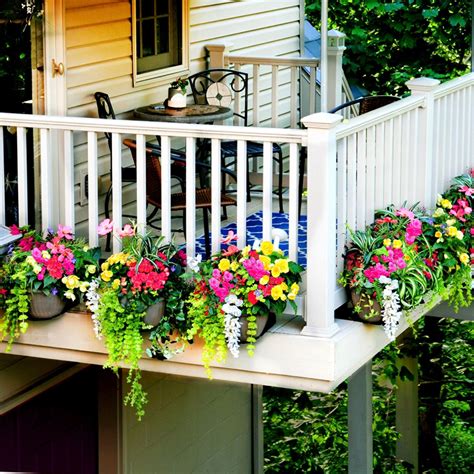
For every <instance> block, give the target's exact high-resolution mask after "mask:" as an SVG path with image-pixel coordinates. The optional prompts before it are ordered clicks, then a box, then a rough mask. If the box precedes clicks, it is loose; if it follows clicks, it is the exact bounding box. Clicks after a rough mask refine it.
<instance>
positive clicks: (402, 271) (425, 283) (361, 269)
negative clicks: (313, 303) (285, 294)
mask: <svg viewBox="0 0 474 474" xmlns="http://www.w3.org/2000/svg"><path fill="white" fill-rule="evenodd" d="M429 229H431V220H430V219H429V218H428V217H427V216H425V215H424V214H423V213H422V212H421V210H420V209H418V208H417V207H416V206H415V207H412V208H411V209H407V208H405V207H403V208H400V209H396V208H394V207H390V208H388V209H385V210H382V211H377V212H376V219H375V222H374V223H373V224H372V225H370V226H368V227H367V228H366V229H365V230H364V231H353V230H351V229H349V233H350V236H351V239H352V243H351V245H350V247H349V249H348V250H347V252H346V255H345V267H344V271H343V273H342V275H341V278H340V279H339V283H340V284H342V285H344V286H346V287H347V288H348V289H349V290H350V293H351V300H352V304H353V308H354V311H355V313H356V314H357V315H358V316H359V317H360V319H361V320H362V321H364V322H371V323H372V322H379V321H383V323H384V327H385V332H386V334H387V336H388V338H389V339H390V340H393V339H394V337H395V333H396V330H397V327H398V324H399V321H400V317H401V314H402V310H405V311H408V310H411V309H413V308H414V307H416V306H418V305H419V304H421V303H423V302H424V301H425V300H426V298H427V297H428V293H429V292H430V291H432V290H438V289H439V286H438V285H439V280H440V274H441V271H440V268H439V265H437V260H436V253H435V250H434V249H433V247H432V245H430V242H429V239H428V237H427V234H428V233H429Z"/></svg>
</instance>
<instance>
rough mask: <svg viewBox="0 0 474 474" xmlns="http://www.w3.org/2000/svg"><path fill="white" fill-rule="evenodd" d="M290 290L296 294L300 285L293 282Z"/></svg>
mask: <svg viewBox="0 0 474 474" xmlns="http://www.w3.org/2000/svg"><path fill="white" fill-rule="evenodd" d="M290 291H291V292H292V293H295V294H296V295H297V294H298V292H299V291H300V286H299V285H298V283H293V284H292V285H291V288H290Z"/></svg>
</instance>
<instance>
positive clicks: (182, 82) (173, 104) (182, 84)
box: [166, 77, 188, 109]
mask: <svg viewBox="0 0 474 474" xmlns="http://www.w3.org/2000/svg"><path fill="white" fill-rule="evenodd" d="M187 86H188V80H187V79H186V78H185V77H178V78H177V79H176V80H175V81H173V82H172V83H171V84H170V87H169V88H168V100H167V101H166V107H170V108H172V109H184V108H185V107H186V95H187V94H186V92H187Z"/></svg>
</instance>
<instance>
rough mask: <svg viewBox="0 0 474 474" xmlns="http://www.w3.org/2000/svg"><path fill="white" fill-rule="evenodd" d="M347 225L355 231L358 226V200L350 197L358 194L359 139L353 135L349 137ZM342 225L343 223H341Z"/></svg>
mask: <svg viewBox="0 0 474 474" xmlns="http://www.w3.org/2000/svg"><path fill="white" fill-rule="evenodd" d="M347 168H348V170H347V196H346V197H345V199H347V224H348V225H349V226H350V227H351V228H352V229H355V228H356V225H357V200H356V199H351V198H349V196H356V195H357V194H356V193H357V137H356V135H354V134H351V135H349V136H348V137H347ZM341 224H342V223H341Z"/></svg>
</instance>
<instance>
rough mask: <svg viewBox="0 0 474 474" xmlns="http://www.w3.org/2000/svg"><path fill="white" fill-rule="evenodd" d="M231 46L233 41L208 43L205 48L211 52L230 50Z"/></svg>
mask: <svg viewBox="0 0 474 474" xmlns="http://www.w3.org/2000/svg"><path fill="white" fill-rule="evenodd" d="M231 47H232V43H225V42H222V43H208V44H206V46H205V48H206V49H207V50H208V51H209V52H210V53H218V52H224V51H229V50H230V48H231Z"/></svg>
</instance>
